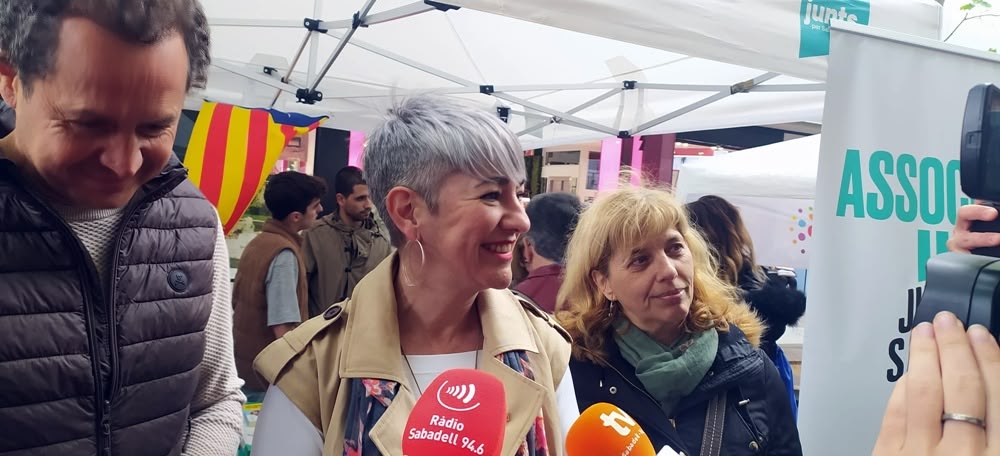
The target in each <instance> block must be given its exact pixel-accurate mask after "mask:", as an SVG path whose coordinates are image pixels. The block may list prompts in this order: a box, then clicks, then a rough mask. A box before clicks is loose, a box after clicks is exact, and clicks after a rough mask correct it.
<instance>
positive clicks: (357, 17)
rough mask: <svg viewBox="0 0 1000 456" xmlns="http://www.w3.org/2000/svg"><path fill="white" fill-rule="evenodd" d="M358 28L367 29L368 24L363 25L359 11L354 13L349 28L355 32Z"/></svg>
mask: <svg viewBox="0 0 1000 456" xmlns="http://www.w3.org/2000/svg"><path fill="white" fill-rule="evenodd" d="M358 27H368V24H365V23H364V19H361V11H355V12H354V17H353V18H352V19H351V28H352V29H355V30H357V29H358Z"/></svg>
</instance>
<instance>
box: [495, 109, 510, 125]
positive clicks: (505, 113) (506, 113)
mask: <svg viewBox="0 0 1000 456" xmlns="http://www.w3.org/2000/svg"><path fill="white" fill-rule="evenodd" d="M497 117H499V118H500V120H502V121H503V123H510V107H509V106H497Z"/></svg>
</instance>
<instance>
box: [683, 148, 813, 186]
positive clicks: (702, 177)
mask: <svg viewBox="0 0 1000 456" xmlns="http://www.w3.org/2000/svg"><path fill="white" fill-rule="evenodd" d="M820 136H821V135H812V136H807V137H805V138H799V139H793V140H791V141H784V142H780V143H775V144H769V145H766V146H762V147H755V148H753V149H746V150H741V151H738V152H732V153H729V154H726V155H722V156H719V157H717V158H714V157H713V158H709V159H704V160H697V161H693V162H691V163H686V164H684V165H683V166H682V167H681V170H680V173H679V174H678V179H677V195H678V198H680V200H681V201H687V200H688V195H705V194H715V195H723V196H741V197H765V198H787V199H807V200H812V199H814V198H815V197H816V172H817V168H818V166H819V144H820Z"/></svg>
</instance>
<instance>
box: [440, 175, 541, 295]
mask: <svg viewBox="0 0 1000 456" xmlns="http://www.w3.org/2000/svg"><path fill="white" fill-rule="evenodd" d="M519 185H520V183H515V182H513V181H511V180H510V179H507V178H502V177H498V178H495V179H491V180H482V179H478V178H475V177H472V176H469V175H466V174H459V173H456V174H452V175H450V176H448V177H447V178H446V179H445V180H444V181H443V182H441V185H440V187H439V190H438V199H437V203H438V204H437V210H435V211H434V213H433V214H430V215H428V216H427V218H426V220H423V221H421V225H422V228H421V230H420V238H421V243H422V245H423V247H424V252H425V255H426V264H427V266H428V267H433V268H435V269H438V270H437V271H434V272H433V273H432V274H433V275H434V276H436V277H440V278H442V279H443V280H447V283H454V284H456V285H460V286H468V287H470V291H481V290H485V289H488V288H496V289H502V288H507V287H508V286H509V285H510V280H511V270H510V264H511V260H513V258H514V244H515V243H516V242H517V238H518V236H519V235H521V234H523V233H525V232H526V231H528V227H529V222H528V216H527V214H525V212H524V207H523V206H522V205H521V202H520V200H519V198H518V190H519V188H518V187H519Z"/></svg>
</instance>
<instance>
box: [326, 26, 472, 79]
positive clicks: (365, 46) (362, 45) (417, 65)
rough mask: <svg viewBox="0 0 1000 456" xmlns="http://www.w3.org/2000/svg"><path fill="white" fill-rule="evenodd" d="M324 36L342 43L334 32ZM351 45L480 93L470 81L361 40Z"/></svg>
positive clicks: (354, 41) (341, 38) (352, 42)
mask: <svg viewBox="0 0 1000 456" xmlns="http://www.w3.org/2000/svg"><path fill="white" fill-rule="evenodd" d="M326 34H327V35H330V36H332V37H334V38H337V39H339V40H341V41H342V42H344V41H343V37H342V36H340V35H338V34H337V33H335V32H332V31H328V32H326ZM351 45H353V46H357V47H359V48H361V49H364V50H366V51H368V52H371V53H373V54H377V55H380V56H382V57H385V58H387V59H389V60H392V61H394V62H396V63H401V64H403V65H406V66H408V67H410V68H415V69H417V70H420V71H423V72H424V73H427V74H431V75H434V76H437V77H439V78H441V79H444V80H447V81H451V82H454V83H455V84H458V85H461V86H463V87H465V88H467V89H471V93H479V92H480V89H479V84H477V83H475V82H472V81H469V80H467V79H464V78H461V77H458V76H455V75H453V74H450V73H446V72H444V71H441V70H438V69H436V68H432V67H430V66H428V65H424V64H422V63H420V62H417V61H415V60H412V59H409V58H406V57H403V56H401V55H399V54H396V53H394V52H390V51H388V50H385V49H382V48H380V47H378V46H374V45H372V44H369V43H366V42H364V41H361V40H353V41H351ZM467 93H469V92H467Z"/></svg>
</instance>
